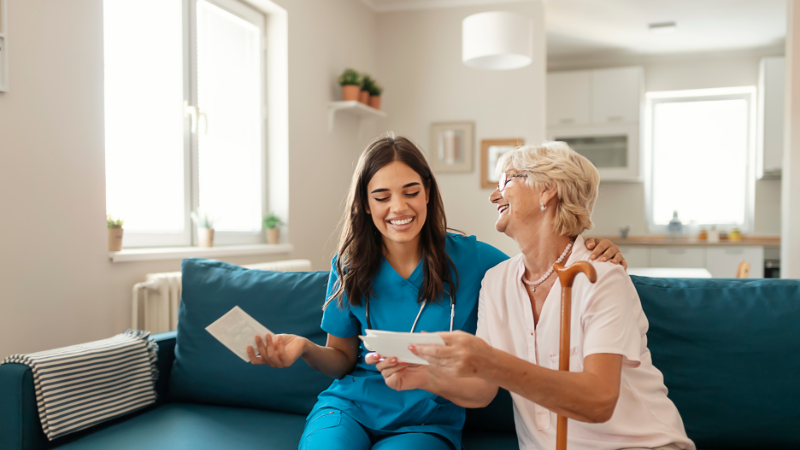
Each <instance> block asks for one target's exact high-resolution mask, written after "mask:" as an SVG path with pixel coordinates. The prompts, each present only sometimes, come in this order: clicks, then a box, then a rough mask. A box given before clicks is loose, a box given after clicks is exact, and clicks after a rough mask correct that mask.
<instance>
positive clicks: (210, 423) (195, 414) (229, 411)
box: [58, 403, 306, 450]
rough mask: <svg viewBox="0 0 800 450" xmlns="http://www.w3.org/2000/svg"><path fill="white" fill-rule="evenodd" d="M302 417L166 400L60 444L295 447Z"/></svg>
mask: <svg viewBox="0 0 800 450" xmlns="http://www.w3.org/2000/svg"><path fill="white" fill-rule="evenodd" d="M305 420H306V418H305V416H303V415H299V414H289V413H279V412H273V411H263V410H257V409H249V408H231V407H226V406H210V405H195V404H181V403H168V404H165V405H163V406H160V407H157V408H155V409H153V410H151V411H148V412H146V413H144V414H141V415H138V416H136V417H133V418H131V419H129V420H126V421H124V422H120V423H118V424H115V425H113V426H110V427H107V428H103V429H101V430H98V431H96V432H95V433H92V434H89V435H87V436H84V437H83V438H81V439H78V440H76V441H73V442H70V443H68V444H65V445H62V446H60V447H58V448H59V449H64V450H86V449H115V450H127V449H131V450H134V449H136V450H139V449H143V448H147V449H176V450H180V449H186V450H189V449H191V450H202V449H222V448H235V449H242V450H246V449H259V450H284V449H293V448H297V443H298V441H299V440H300V436H301V435H302V434H303V427H304V426H305Z"/></svg>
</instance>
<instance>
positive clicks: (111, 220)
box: [106, 214, 125, 228]
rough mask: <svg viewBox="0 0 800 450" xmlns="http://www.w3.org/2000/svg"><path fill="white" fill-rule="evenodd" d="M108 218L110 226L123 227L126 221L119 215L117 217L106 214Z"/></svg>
mask: <svg viewBox="0 0 800 450" xmlns="http://www.w3.org/2000/svg"><path fill="white" fill-rule="evenodd" d="M106 220H107V221H108V228H122V224H124V223H125V221H123V220H122V219H120V218H119V217H117V218H116V219H115V218H113V217H112V216H111V214H107V215H106Z"/></svg>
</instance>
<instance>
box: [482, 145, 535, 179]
mask: <svg viewBox="0 0 800 450" xmlns="http://www.w3.org/2000/svg"><path fill="white" fill-rule="evenodd" d="M521 145H525V140H523V139H520V138H513V139H484V140H482V141H481V187H482V188H484V189H494V188H496V187H497V183H498V182H499V181H500V180H499V179H498V177H497V175H496V174H495V173H494V171H495V168H496V167H497V160H498V159H500V157H501V156H503V153H505V152H507V151H510V150H514V149H515V148H517V147H519V146H521Z"/></svg>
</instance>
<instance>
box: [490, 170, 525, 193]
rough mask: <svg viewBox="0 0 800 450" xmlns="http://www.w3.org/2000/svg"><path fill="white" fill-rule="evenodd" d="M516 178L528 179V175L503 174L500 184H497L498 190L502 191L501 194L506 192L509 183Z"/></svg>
mask: <svg viewBox="0 0 800 450" xmlns="http://www.w3.org/2000/svg"><path fill="white" fill-rule="evenodd" d="M514 178H528V174H527V173H517V174H513V173H512V174H511V175H509V174H507V173H505V172H503V174H502V175H500V182H499V183H497V190H498V191H500V192H503V191H505V190H506V185H507V184H508V182H509V181H511V180H513V179H514Z"/></svg>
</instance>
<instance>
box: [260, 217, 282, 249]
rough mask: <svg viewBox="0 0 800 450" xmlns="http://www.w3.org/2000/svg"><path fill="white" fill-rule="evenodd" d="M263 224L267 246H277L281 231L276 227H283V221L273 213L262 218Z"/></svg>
mask: <svg viewBox="0 0 800 450" xmlns="http://www.w3.org/2000/svg"><path fill="white" fill-rule="evenodd" d="M263 224H264V230H266V233H267V244H277V243H278V241H280V238H281V229H280V228H278V227H279V226H281V225H283V221H282V220H281V219H280V217H278V216H276V215H275V214H274V213H269V214H267V215H266V216H264V220H263Z"/></svg>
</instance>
